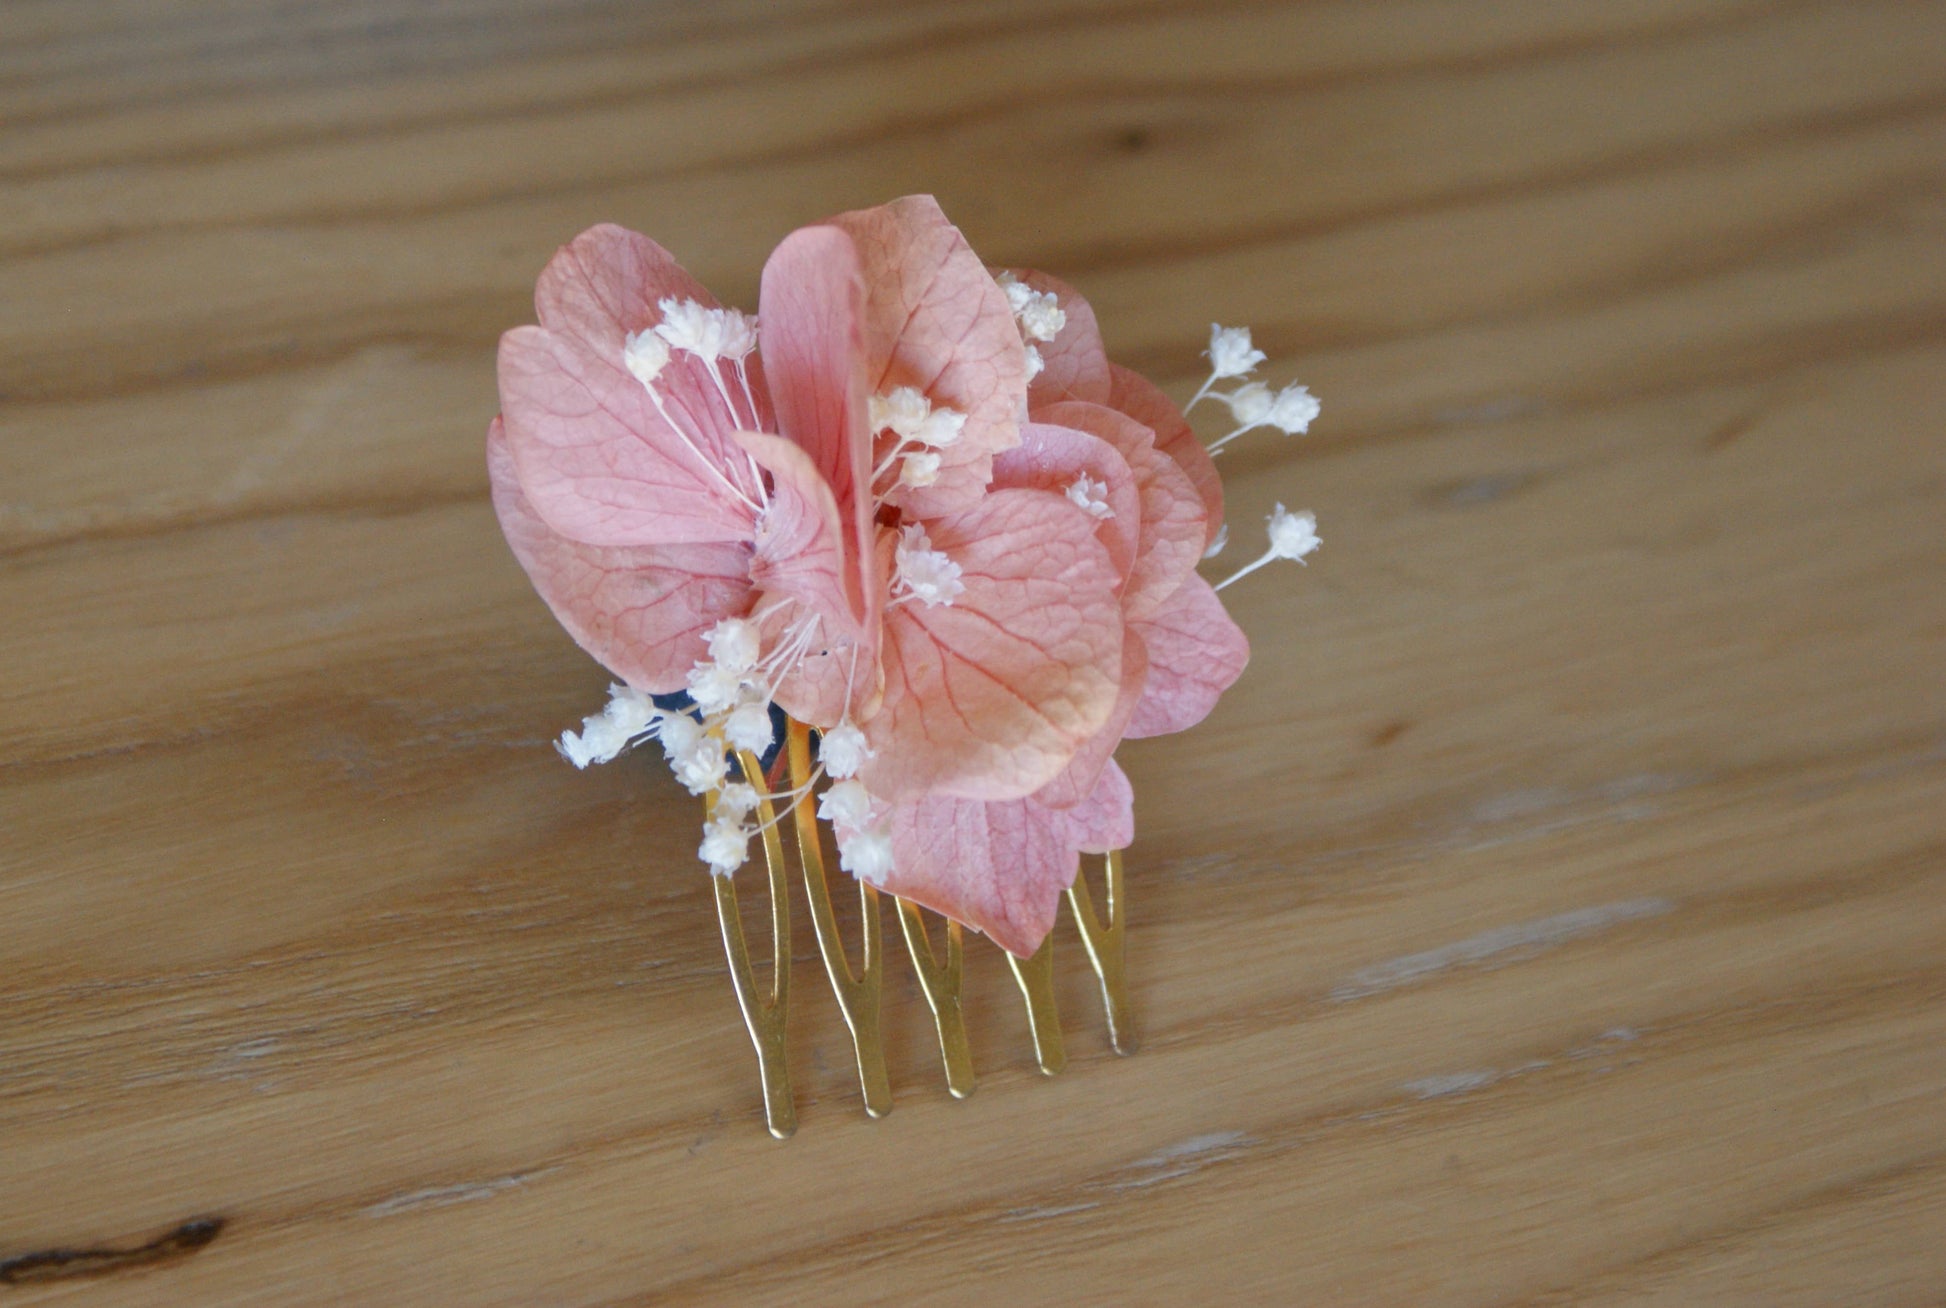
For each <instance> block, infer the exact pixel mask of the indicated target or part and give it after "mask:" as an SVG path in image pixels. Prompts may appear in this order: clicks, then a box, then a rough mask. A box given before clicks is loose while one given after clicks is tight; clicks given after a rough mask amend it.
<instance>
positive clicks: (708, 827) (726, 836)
mask: <svg viewBox="0 0 1946 1308" xmlns="http://www.w3.org/2000/svg"><path fill="white" fill-rule="evenodd" d="M750 835H751V832H750V828H749V827H747V826H745V825H744V823H743V820H742V819H741V818H732V817H731V816H730V815H729V814H727V813H725V814H719V815H718V816H716V817H713V818H711V819H710V820H709V821H708V822H705V823H704V824H703V843H702V846H701V847H700V848H699V849H697V851H696V853H697V856H698V857H700V858H701V859H702V860H703V861H704V862H705V863H707V864H709V870H710V871H711V872H714V873H715V874H716V875H717V876H720V877H726V876H729V875H730V874H731V873H732V872H734V871H736V870H737V869H738V868H740V867H742V866H743V865H744V863H745V862H746V861H748V859H749V857H750Z"/></svg>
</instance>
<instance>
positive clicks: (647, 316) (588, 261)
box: [534, 223, 718, 361]
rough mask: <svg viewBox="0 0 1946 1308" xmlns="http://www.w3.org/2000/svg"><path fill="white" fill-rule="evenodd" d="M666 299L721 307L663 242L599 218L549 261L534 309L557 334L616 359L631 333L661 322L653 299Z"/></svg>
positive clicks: (543, 273) (542, 320)
mask: <svg viewBox="0 0 1946 1308" xmlns="http://www.w3.org/2000/svg"><path fill="white" fill-rule="evenodd" d="M664 297H671V298H674V299H677V300H695V301H696V302H697V303H698V304H702V305H704V306H706V307H708V308H711V309H714V308H716V307H718V306H717V303H716V300H715V299H714V298H713V297H712V296H711V295H710V293H709V292H708V291H707V290H705V289H704V287H703V284H702V283H701V282H699V281H697V280H696V279H695V278H694V277H691V276H690V275H689V274H688V273H686V272H684V271H683V269H682V265H681V264H678V263H677V262H676V260H675V256H673V255H671V254H670V253H669V252H668V251H667V250H665V249H663V248H662V247H661V246H660V245H657V244H656V243H655V242H654V241H651V240H650V239H649V238H648V237H646V236H643V235H642V234H641V233H640V232H631V231H629V230H628V229H627V228H625V227H617V226H616V225H615V224H614V223H600V224H598V225H596V226H594V227H590V228H589V229H588V230H587V231H585V232H583V233H581V235H579V236H577V237H575V238H574V240H572V241H570V242H569V243H568V244H566V245H564V246H562V247H561V248H560V250H559V251H558V252H556V254H555V255H554V257H553V258H552V259H550V260H548V264H547V267H545V268H543V269H542V270H541V276H540V280H539V281H538V282H537V283H535V286H534V312H535V313H536V314H537V315H538V316H539V318H540V321H541V326H543V327H545V328H547V330H549V331H551V332H553V333H554V334H555V335H557V336H565V337H567V338H568V339H570V340H572V341H574V342H576V343H577V344H579V345H581V346H582V347H584V348H585V349H587V350H588V351H589V353H591V354H594V355H596V356H598V357H600V358H604V359H615V360H617V361H619V360H620V359H621V357H622V344H623V342H624V341H625V340H626V338H627V336H628V334H629V333H630V332H639V331H645V330H647V329H648V328H649V327H651V326H653V325H654V324H655V323H657V322H659V321H660V320H661V318H662V313H661V310H659V309H657V308H656V302H657V301H659V300H661V299H663V298H664Z"/></svg>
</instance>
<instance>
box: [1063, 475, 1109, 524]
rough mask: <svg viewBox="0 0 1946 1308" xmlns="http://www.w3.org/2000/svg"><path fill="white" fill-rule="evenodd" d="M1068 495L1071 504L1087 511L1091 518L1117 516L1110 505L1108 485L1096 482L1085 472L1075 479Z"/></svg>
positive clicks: (1103, 482) (1068, 489) (1068, 490)
mask: <svg viewBox="0 0 1946 1308" xmlns="http://www.w3.org/2000/svg"><path fill="white" fill-rule="evenodd" d="M1066 493H1067V497H1068V500H1069V502H1071V503H1073V504H1075V505H1077V506H1079V507H1080V508H1083V509H1086V510H1087V511H1088V514H1089V516H1091V517H1095V518H1112V517H1114V516H1115V510H1114V509H1112V508H1110V507H1109V504H1108V483H1107V482H1105V481H1096V480H1095V479H1094V478H1093V477H1090V476H1089V475H1088V474H1087V473H1085V472H1084V473H1082V474H1081V475H1080V476H1079V477H1076V478H1075V479H1074V481H1073V483H1072V484H1070V485H1069V486H1068V488H1067V492H1066Z"/></svg>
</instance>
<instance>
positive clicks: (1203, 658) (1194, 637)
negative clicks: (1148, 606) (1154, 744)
mask: <svg viewBox="0 0 1946 1308" xmlns="http://www.w3.org/2000/svg"><path fill="white" fill-rule="evenodd" d="M1129 629H1130V630H1131V631H1134V632H1138V633H1140V635H1141V638H1142V643H1143V645H1144V646H1145V647H1146V648H1147V650H1148V655H1149V679H1148V684H1147V686H1146V687H1145V688H1144V690H1143V693H1142V699H1141V702H1140V703H1138V704H1137V705H1136V706H1135V714H1134V716H1133V717H1131V718H1130V719H1129V723H1128V735H1129V737H1130V738H1135V737H1140V736H1164V735H1168V734H1169V733H1170V732H1172V731H1181V730H1183V729H1184V728H1185V727H1193V726H1195V725H1196V724H1197V723H1198V722H1201V721H1202V720H1203V719H1204V718H1206V717H1208V716H1209V712H1210V710H1211V709H1213V708H1215V707H1216V701H1217V698H1218V697H1219V696H1221V695H1222V693H1223V692H1224V691H1226V690H1228V689H1229V688H1230V686H1231V684H1232V683H1233V682H1235V681H1236V679H1237V678H1238V677H1240V676H1242V675H1243V667H1244V665H1245V664H1246V663H1248V662H1249V661H1250V642H1249V640H1248V639H1247V638H1245V636H1244V634H1243V632H1242V630H1241V629H1239V628H1238V626H1237V624H1236V623H1234V622H1232V621H1230V615H1229V614H1228V613H1227V612H1226V611H1225V610H1224V608H1223V601H1222V600H1219V599H1218V598H1217V597H1216V592H1215V591H1214V590H1212V589H1211V588H1210V584H1209V583H1208V582H1207V581H1204V580H1203V579H1202V578H1201V577H1198V576H1192V577H1190V578H1189V580H1187V581H1185V582H1184V583H1183V584H1182V585H1181V586H1179V587H1177V589H1176V593H1175V594H1174V595H1171V596H1170V597H1169V600H1168V602H1167V603H1166V604H1164V605H1163V606H1162V608H1161V610H1160V611H1158V612H1156V613H1154V614H1152V615H1150V616H1149V617H1148V618H1146V619H1142V620H1138V621H1134V622H1130V623H1129Z"/></svg>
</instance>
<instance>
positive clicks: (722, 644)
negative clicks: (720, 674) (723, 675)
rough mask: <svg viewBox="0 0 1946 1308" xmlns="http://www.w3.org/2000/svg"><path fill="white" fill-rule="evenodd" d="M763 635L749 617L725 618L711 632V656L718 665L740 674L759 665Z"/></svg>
mask: <svg viewBox="0 0 1946 1308" xmlns="http://www.w3.org/2000/svg"><path fill="white" fill-rule="evenodd" d="M762 653H763V637H762V635H761V634H760V633H759V632H758V630H757V624H756V623H754V622H752V621H751V620H750V619H748V618H724V619H723V620H722V621H721V622H718V623H717V624H716V625H715V626H714V627H711V628H710V632H709V656H710V658H711V659H713V660H714V661H715V662H716V663H717V665H718V666H720V667H723V668H726V669H728V670H729V671H731V672H734V673H737V674H739V675H741V674H743V673H745V672H748V671H750V669H751V668H754V667H756V666H757V659H758V657H759V656H760V655H761V654H762Z"/></svg>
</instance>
